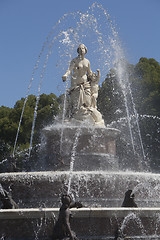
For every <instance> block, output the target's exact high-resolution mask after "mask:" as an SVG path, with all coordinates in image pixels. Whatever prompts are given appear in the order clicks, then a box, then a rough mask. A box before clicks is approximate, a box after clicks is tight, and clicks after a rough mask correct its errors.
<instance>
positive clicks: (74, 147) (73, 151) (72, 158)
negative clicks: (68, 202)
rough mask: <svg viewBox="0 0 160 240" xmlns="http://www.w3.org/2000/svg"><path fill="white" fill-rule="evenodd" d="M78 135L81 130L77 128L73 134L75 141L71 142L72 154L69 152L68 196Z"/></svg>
mask: <svg viewBox="0 0 160 240" xmlns="http://www.w3.org/2000/svg"><path fill="white" fill-rule="evenodd" d="M80 133H81V129H80V128H78V129H77V131H76V133H75V140H74V142H73V148H72V152H71V160H70V174H69V181H68V191H67V194H70V189H71V181H72V174H73V167H74V162H75V159H76V148H77V145H78V139H79V136H80Z"/></svg>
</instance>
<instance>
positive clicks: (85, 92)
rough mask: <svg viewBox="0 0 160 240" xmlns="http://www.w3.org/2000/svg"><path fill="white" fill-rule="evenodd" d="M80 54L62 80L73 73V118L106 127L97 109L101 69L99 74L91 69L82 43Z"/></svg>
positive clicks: (71, 99) (71, 105) (71, 109)
mask: <svg viewBox="0 0 160 240" xmlns="http://www.w3.org/2000/svg"><path fill="white" fill-rule="evenodd" d="M77 52H78V56H77V57H76V58H74V59H73V60H72V61H71V63H70V66H69V68H68V70H67V71H66V73H65V74H64V75H63V76H62V80H63V81H66V80H67V78H68V77H69V76H70V75H71V88H70V90H69V95H70V111H71V119H75V120H79V121H84V120H87V121H88V122H89V123H91V122H92V123H93V124H95V125H100V126H103V127H104V120H103V119H102V115H101V113H100V112H99V111H98V110H97V97H98V82H99V80H100V70H99V69H98V70H97V74H96V73H93V72H92V71H91V67H90V62H89V60H88V59H86V58H85V54H86V53H87V47H86V46H85V45H84V44H80V45H79V47H78V49H77Z"/></svg>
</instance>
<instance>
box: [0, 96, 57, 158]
mask: <svg viewBox="0 0 160 240" xmlns="http://www.w3.org/2000/svg"><path fill="white" fill-rule="evenodd" d="M24 101H25V99H24V98H21V100H18V101H17V102H16V104H15V105H14V108H8V107H4V106H1V107H0V136H1V138H0V143H1V149H0V161H2V160H3V159H4V158H5V157H6V156H7V155H8V154H11V153H12V151H13V147H14V142H15V138H16V134H17V129H18V125H19V121H20V116H21V113H22V109H23V106H24ZM35 104H36V97H35V96H34V95H29V96H28V100H27V102H26V105H25V109H24V113H23V118H22V123H21V127H20V132H19V136H18V142H17V147H18V149H19V151H20V150H24V149H25V148H28V147H29V142H30V136H31V129H32V122H33V117H34V110H35ZM59 105H60V103H59V98H58V97H56V95H54V94H53V93H51V94H49V95H46V94H42V95H40V99H39V104H38V110H37V118H36V125H35V134H34V139H33V140H34V142H33V144H34V145H35V144H37V143H38V141H39V138H38V136H39V135H40V131H41V129H42V128H43V127H44V126H45V125H47V124H49V123H51V122H53V120H54V119H55V116H56V115H57V114H58V113H59V111H60V107H59Z"/></svg>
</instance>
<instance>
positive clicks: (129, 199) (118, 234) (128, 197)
mask: <svg viewBox="0 0 160 240" xmlns="http://www.w3.org/2000/svg"><path fill="white" fill-rule="evenodd" d="M134 197H135V196H134V194H132V190H130V189H129V190H127V192H125V197H124V200H123V203H122V207H138V206H137V204H136V203H135V201H134ZM123 239H125V235H124V234H123V233H122V231H121V229H120V228H118V227H117V229H116V231H115V238H114V240H123Z"/></svg>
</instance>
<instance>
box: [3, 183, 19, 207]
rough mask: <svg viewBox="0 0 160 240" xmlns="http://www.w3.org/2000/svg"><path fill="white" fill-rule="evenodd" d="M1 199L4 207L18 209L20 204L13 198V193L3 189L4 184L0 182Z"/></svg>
mask: <svg viewBox="0 0 160 240" xmlns="http://www.w3.org/2000/svg"><path fill="white" fill-rule="evenodd" d="M0 201H1V202H2V207H1V208H2V209H16V208H18V205H17V204H16V203H15V201H14V200H13V199H12V197H11V195H10V194H9V193H8V192H7V191H6V190H5V189H3V187H2V185H1V184H0Z"/></svg>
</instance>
